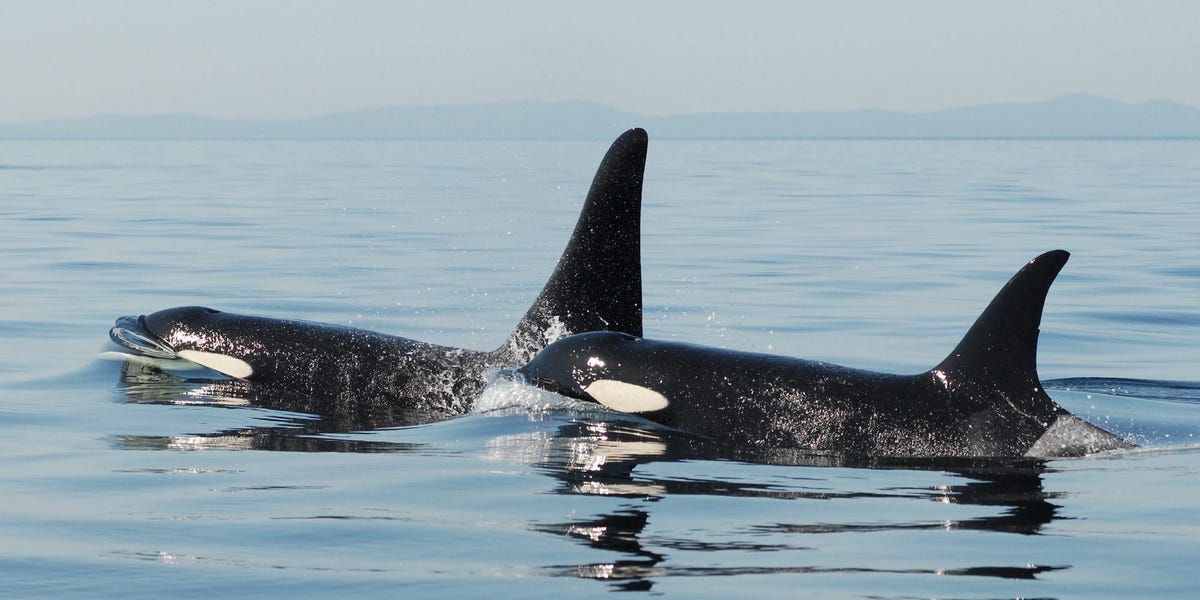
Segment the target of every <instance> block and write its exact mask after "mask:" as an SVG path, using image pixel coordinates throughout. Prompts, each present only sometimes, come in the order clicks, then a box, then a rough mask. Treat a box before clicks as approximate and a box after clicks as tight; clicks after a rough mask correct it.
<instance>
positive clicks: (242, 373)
mask: <svg viewBox="0 0 1200 600" xmlns="http://www.w3.org/2000/svg"><path fill="white" fill-rule="evenodd" d="M176 354H177V355H178V356H179V358H182V359H184V360H190V361H192V362H194V363H196V364H198V365H201V366H204V367H208V368H210V369H212V370H214V371H216V372H218V373H223V374H225V375H228V376H230V377H234V378H237V379H245V378H247V377H249V376H250V375H251V374H252V373H254V367H251V366H250V363H247V362H246V361H244V360H242V359H240V358H234V357H232V356H229V355H227V354H216V353H213V352H201V351H199V350H180V351H179V352H177V353H176Z"/></svg>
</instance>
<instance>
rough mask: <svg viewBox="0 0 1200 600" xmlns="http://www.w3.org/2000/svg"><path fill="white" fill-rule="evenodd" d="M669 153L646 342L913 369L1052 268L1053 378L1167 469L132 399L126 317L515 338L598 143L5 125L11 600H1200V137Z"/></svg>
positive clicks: (1116, 460) (515, 408)
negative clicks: (115, 352) (1055, 263)
mask: <svg viewBox="0 0 1200 600" xmlns="http://www.w3.org/2000/svg"><path fill="white" fill-rule="evenodd" d="M616 133H617V132H614V135H615V134H616ZM650 133H651V147H650V157H649V160H648V164H647V174H646V186H645V201H644V208H643V249H642V253H643V263H644V282H645V284H644V288H645V298H646V300H645V301H646V334H647V336H649V337H658V338H674V339H679V340H686V341H691V342H697V343H704V344H711V345H719V346H724V347H728V348H736V349H744V350H752V351H762V352H773V353H779V354H787V355H793V356H801V357H805V358H814V359H823V360H829V361H833V362H837V363H841V364H845V365H849V366H854V367H862V368H870V369H878V370H886V371H893V372H916V371H920V370H924V369H926V368H928V367H930V366H931V365H933V364H935V363H936V362H938V360H940V359H941V358H942V357H943V356H944V355H945V354H946V353H947V352H949V350H950V349H951V348H953V346H954V344H955V343H957V341H958V339H959V337H960V336H961V335H962V334H963V333H964V332H965V330H966V328H967V327H968V326H969V325H970V324H971V322H972V321H973V319H974V318H975V317H976V316H977V314H978V313H979V312H980V311H981V310H982V308H983V307H984V306H985V305H986V304H987V302H988V301H989V300H990V299H991V297H992V295H993V294H994V293H995V292H996V291H997V290H998V289H999V288H1000V286H1001V285H1002V284H1003V283H1004V282H1005V281H1006V280H1007V279H1008V277H1009V276H1011V274H1012V273H1014V272H1015V271H1016V270H1017V269H1018V268H1019V267H1020V266H1021V265H1022V264H1024V262H1025V261H1027V260H1028V259H1030V258H1032V257H1033V256H1035V255H1037V254H1039V253H1041V252H1043V251H1045V250H1050V249H1054V248H1064V249H1067V250H1070V251H1071V252H1072V253H1073V255H1072V259H1071V261H1070V262H1069V263H1068V264H1067V267H1066V269H1065V270H1064V271H1063V273H1062V275H1061V276H1060V277H1059V279H1058V281H1057V282H1056V283H1055V285H1054V287H1053V288H1052V290H1051V292H1050V296H1049V299H1048V301H1047V303H1046V312H1045V316H1044V319H1043V322H1042V334H1041V343H1040V352H1039V368H1040V371H1041V375H1042V378H1043V380H1044V381H1045V384H1046V386H1047V388H1048V389H1049V390H1050V392H1051V395H1052V396H1053V397H1054V398H1055V399H1056V400H1058V401H1059V402H1060V403H1062V404H1063V405H1065V406H1066V407H1068V408H1069V409H1071V410H1072V411H1074V412H1076V413H1077V414H1080V415H1083V416H1085V417H1087V418H1088V419H1090V420H1092V421H1093V422H1095V423H1097V424H1100V425H1102V426H1105V427H1107V428H1109V429H1111V430H1113V431H1115V432H1117V433H1119V434H1121V435H1124V436H1127V437H1129V438H1130V439H1133V440H1135V441H1137V442H1138V443H1139V444H1141V448H1139V449H1137V450H1133V451H1127V452H1118V453H1113V454H1106V455H1101V456H1092V457H1086V458H1082V459H1072V460H1055V461H1049V462H1044V463H1043V462H1036V463H1030V462H1021V461H1009V462H995V461H992V462H979V461H957V462H955V461H903V460H890V461H877V462H875V463H874V464H865V463H864V464H814V463H812V462H811V461H810V462H807V463H806V462H805V461H803V460H789V459H787V457H780V456H764V457H744V456H738V457H730V456H723V455H721V454H720V453H719V452H714V451H713V450H711V449H708V448H706V447H705V446H704V445H703V444H702V443H698V442H697V440H695V439H693V438H690V437H688V436H686V435H683V434H680V433H678V432H675V431H671V430H668V429H664V428H660V427H654V426H650V425H648V424H647V423H645V422H640V421H638V420H636V419H628V418H624V417H621V416H620V415H616V414H613V413H609V412H605V411H602V410H594V409H590V408H588V407H586V406H581V405H579V404H575V403H567V402H563V401H560V400H557V399H555V398H553V397H551V396H550V395H547V394H543V393H539V392H537V391H535V390H533V389H532V388H525V387H521V386H518V385H515V384H512V383H508V382H504V381H498V382H496V383H495V384H494V385H493V386H492V387H491V388H489V389H488V390H487V392H486V393H485V398H483V399H482V401H481V404H480V408H479V410H477V411H475V412H473V413H472V414H469V415H466V416H463V417H461V418H457V419H453V420H449V421H444V422H439V423H433V424H426V425H420V426H409V427H393V428H386V429H380V430H374V431H345V430H343V429H342V428H340V427H339V426H338V424H337V423H330V422H327V421H324V420H322V419H321V418H319V417H318V416H314V415H306V414H298V413H286V412H279V411H272V410H267V409H263V408H258V407H253V406H243V405H238V403H237V402H236V401H235V399H227V400H222V399H221V398H220V397H219V395H218V394H212V393H206V391H205V389H204V387H203V386H202V385H200V384H191V383H186V382H170V381H165V382H164V381H155V382H141V381H138V380H136V378H130V377H128V376H123V375H122V367H121V365H120V364H119V363H114V362H108V361H102V360H98V359H97V358H96V357H97V354H98V353H99V352H101V351H103V350H104V349H105V342H106V339H107V331H108V328H109V326H110V325H111V324H112V321H113V319H114V318H115V317H117V316H120V315H126V314H139V313H145V312H150V311H154V310H158V309H161V308H166V307H170V306H176V305H184V304H203V305H207V306H211V307H214V308H219V309H222V310H226V311H232V312H243V313H253V314H262V315H268V316H277V317H288V318H303V319H309V320H317V321H326V322H332V323H340V324H349V325H354V326H359V327H365V328H369V329H376V330H380V331H384V332H388V333H393V334H397V335H404V336H406V337H412V338H417V339H422V340H427V341H433V342H438V343H442V344H448V345H457V346H465V347H471V348H479V349H490V348H493V347H495V346H497V345H499V344H500V342H501V341H502V340H503V339H504V338H505V337H506V336H507V334H508V333H509V329H510V328H511V327H512V326H513V325H514V324H515V322H516V321H517V319H518V318H519V317H520V315H521V314H522V313H523V312H524V310H525V309H526V308H527V305H528V304H529V303H530V302H531V301H532V299H533V298H534V297H535V296H536V294H537V292H538V290H539V289H540V287H541V285H542V283H544V281H545V279H546V277H547V276H548V275H549V273H550V270H551V269H552V267H553V265H554V262H555V261H556V259H557V257H558V254H559V252H560V251H561V250H562V247H563V245H564V244H565V242H566V239H567V237H568V236H569V234H570V231H571V228H572V226H573V223H574V220H575V217H576V215H577V211H578V209H579V206H580V205H581V203H582V198H583V195H584V193H585V191H586V189H587V186H588V184H589V182H590V179H591V175H592V173H593V172H594V170H595V168H596V165H597V164H598V161H599V159H600V157H601V156H602V154H603V153H604V151H605V149H606V148H607V143H606V142H605V141H572V142H558V141H555V142H543V141H518V142H500V141H490V142H467V141H445V142H424V141H422V142H417V141H297V142H292V141H269V140H264V141H130V142H127V141H120V142H118V141H19V142H18V141H0V257H2V260H3V263H2V264H3V266H2V267H0V291H2V292H3V293H2V294H0V341H2V342H3V344H2V345H0V490H3V492H2V496H0V498H2V499H0V596H3V597H13V598H26V597H55V598H81V597H97V598H99V597H103V598H109V597H113V596H121V597H126V598H149V597H163V596H168V595H170V596H183V597H190V596H198V595H200V594H204V595H205V596H220V597H251V596H253V597H261V596H263V595H266V594H276V595H286V596H288V597H297V598H300V597H329V596H333V595H338V596H343V597H354V596H382V597H478V596H480V595H481V594H491V595H497V596H500V597H507V596H520V597H586V596H600V595H607V594H609V593H612V592H635V593H649V594H655V595H672V596H677V597H731V596H738V597H781V596H821V597H847V598H947V597H950V598H1015V597H1024V598H1030V597H1037V598H1083V597H1086V598H1127V597H1195V596H1196V595H1197V594H1198V593H1200V591H1198V589H1197V586H1196V583H1195V579H1194V573H1195V566H1196V564H1197V563H1198V562H1200V518H1197V511H1198V510H1200V373H1198V367H1200V308H1198V307H1200V242H1198V241H1197V240H1198V239H1200V238H1198V237H1197V235H1196V232H1197V231H1200V169H1197V165H1200V142H1198V141H1160V140H1126V141H1046V140H1006V141H991V140H975V141H935V140H924V141H906V140H859V141H839V140H823V141H744V140H743V141H736V140H730V141H704V140H699V141H656V140H654V138H653V134H654V132H650Z"/></svg>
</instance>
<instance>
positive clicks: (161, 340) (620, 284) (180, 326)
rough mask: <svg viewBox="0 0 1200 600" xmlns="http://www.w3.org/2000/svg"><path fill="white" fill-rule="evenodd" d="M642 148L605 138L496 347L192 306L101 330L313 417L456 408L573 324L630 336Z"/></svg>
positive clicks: (631, 137) (637, 296)
mask: <svg viewBox="0 0 1200 600" xmlns="http://www.w3.org/2000/svg"><path fill="white" fill-rule="evenodd" d="M646 146H647V137H646V132H645V131H643V130H641V129H631V130H629V131H627V132H625V133H624V134H622V135H621V136H620V137H618V138H617V140H616V141H615V142H613V144H612V146H611V147H610V148H609V150H608V153H607V154H606V155H605V156H604V159H603V161H602V162H601V163H600V167H599V169H598V170H597V171H596V176H595V178H594V179H593V181H592V186H591V189H590V190H589V192H588V195H587V199H586V200H585V201H584V205H583V209H582V212H581V213H580V216H579V221H578V222H577V224H576V226H575V230H574V233H573V234H572V235H571V239H570V241H569V242H568V244H567V248H566V250H565V251H564V252H563V254H562V257H561V258H560V259H559V261H558V264H557V266H556V267H555V270H554V273H553V274H552V275H551V276H550V279H549V281H548V282H547V283H546V286H545V288H543V289H542V292H541V294H540V295H539V296H538V297H537V300H536V301H535V302H534V303H533V305H532V306H531V307H530V308H529V311H528V312H527V313H526V314H525V316H524V318H522V319H521V321H520V323H518V325H517V327H516V330H515V331H514V332H513V333H512V335H511V336H510V337H509V338H508V340H507V341H506V342H505V343H504V344H503V345H501V346H500V347H499V348H497V349H495V350H492V351H476V350H468V349H462V348H452V347H447V346H439V345H436V344H430V343H426V342H421V341H416V340H411V339H406V338H402V337H396V336H392V335H386V334H383V333H376V332H374V331H366V330H362V329H355V328H351V327H343V326H338V325H329V324H324V323H314V322H308V321H299V320H284V319H271V318H266V317H258V316H247V315H238V314H232V313H226V312H221V311H218V310H213V309H210V308H204V307H198V306H185V307H180V308H170V309H166V310H162V311H159V312H155V313H151V314H148V315H143V316H137V317H122V318H119V319H117V321H116V324H115V326H114V327H112V329H111V330H110V332H109V337H110V338H111V339H112V340H113V341H114V342H116V343H117V344H119V345H120V346H122V347H124V349H127V350H130V351H132V354H131V355H127V356H126V357H125V358H127V359H128V360H131V361H134V362H142V363H152V364H154V363H156V361H163V362H162V363H159V364H162V365H171V364H178V363H181V362H182V363H194V364H195V365H201V366H203V367H207V368H209V369H211V370H214V371H217V372H220V373H222V374H224V375H226V376H229V377H232V378H235V379H238V380H245V381H246V382H248V383H249V384H250V386H251V387H256V388H265V389H270V390H272V391H273V392H279V394H276V397H280V395H281V394H282V395H285V396H286V395H294V394H301V395H304V396H305V397H307V398H316V399H318V400H317V401H316V402H313V403H309V404H305V406H307V407H310V408H312V409H313V411H314V412H321V413H339V414H350V415H363V414H370V413H374V412H379V411H383V410H396V409H399V410H406V409H411V410H415V411H420V412H423V413H427V414H430V415H435V416H437V415H440V416H447V415H454V414H459V413H462V412H465V411H467V410H469V409H470V407H471V404H472V402H473V401H474V399H475V398H476V397H477V396H478V394H479V392H480V391H481V390H482V389H483V388H484V386H485V384H486V383H487V379H488V376H489V374H490V373H491V372H492V371H495V370H497V369H499V368H500V367H504V366H513V367H515V366H518V365H521V364H524V363H525V362H527V361H528V360H529V359H530V358H531V357H532V356H533V355H534V354H535V353H536V352H537V351H538V350H540V349H541V348H543V347H545V346H546V345H547V344H549V343H550V342H553V341H555V340H556V339H559V338H562V337H565V336H567V335H570V334H573V333H579V332H584V331H621V332H626V333H630V334H635V335H641V331H642V278H641V249H640V235H641V234H640V217H641V199H642V177H643V173H644V170H645V165H646ZM178 359H182V361H180V360H178Z"/></svg>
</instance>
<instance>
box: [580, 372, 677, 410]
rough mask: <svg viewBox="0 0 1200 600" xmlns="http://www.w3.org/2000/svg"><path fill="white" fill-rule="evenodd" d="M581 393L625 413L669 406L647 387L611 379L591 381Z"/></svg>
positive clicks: (660, 395) (665, 399)
mask: <svg viewBox="0 0 1200 600" xmlns="http://www.w3.org/2000/svg"><path fill="white" fill-rule="evenodd" d="M583 391H585V392H587V394H588V395H589V396H591V397H593V398H595V399H596V401H597V402H599V403H600V404H603V405H604V406H607V407H609V408H611V409H613V410H619V411H621V412H627V413H640V412H651V411H655V410H662V409H664V408H666V407H667V405H668V404H670V403H669V402H667V397H666V396H664V395H662V394H660V393H658V392H656V391H654V390H652V389H650V388H648V387H642V386H640V385H636V384H633V383H625V382H624V381H616V380H613V379H599V380H597V381H593V382H592V383H591V384H589V385H588V386H587V387H586V388H584V390H583Z"/></svg>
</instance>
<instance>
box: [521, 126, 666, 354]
mask: <svg viewBox="0 0 1200 600" xmlns="http://www.w3.org/2000/svg"><path fill="white" fill-rule="evenodd" d="M646 146H647V137H646V132H645V131H644V130H642V129H630V130H629V131H626V132H625V133H623V134H621V136H620V137H618V138H617V139H616V141H614V142H613V144H612V146H611V147H610V148H609V149H608V153H607V154H605V155H604V160H603V161H601V162H600V168H599V169H597V170H596V177H595V178H593V179H592V187H591V189H590V190H588V195H587V199H586V200H585V201H584V203H583V210H582V211H581V212H580V213H579V221H578V222H577V223H576V224H575V232H574V233H572V234H571V240H570V241H569V242H568V243H567V249H566V250H564V251H563V254H562V257H561V258H559V259H558V265H557V266H556V267H555V268H554V274H552V275H551V276H550V280H549V281H547V282H546V287H544V288H543V289H542V293H541V295H539V296H538V298H537V300H536V301H534V303H533V306H531V307H530V308H529V311H528V312H527V313H525V317H524V318H522V319H521V322H520V323H518V324H517V329H516V331H514V332H513V334H512V336H510V337H509V338H508V341H507V342H505V344H504V345H503V346H501V347H500V349H499V350H498V351H499V352H503V353H510V354H511V356H510V358H511V359H512V360H514V361H515V362H516V363H524V362H526V361H528V360H529V359H530V358H532V357H533V355H534V354H536V353H537V352H538V350H541V349H542V348H544V347H545V346H546V345H547V344H549V343H550V342H553V341H555V340H557V339H559V338H562V337H566V336H568V335H571V334H573V333H583V332H585V331H620V332H624V333H629V334H633V335H637V336H641V335H642V252H641V216H642V176H643V173H644V172H645V170H646Z"/></svg>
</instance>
